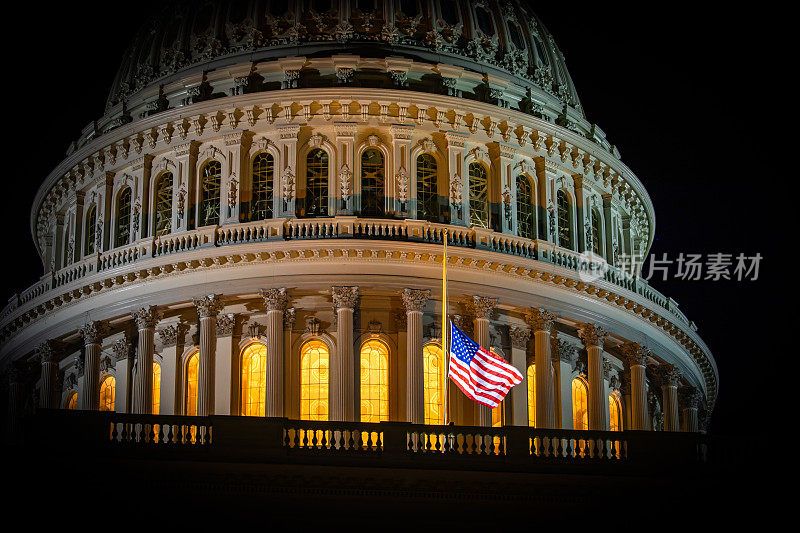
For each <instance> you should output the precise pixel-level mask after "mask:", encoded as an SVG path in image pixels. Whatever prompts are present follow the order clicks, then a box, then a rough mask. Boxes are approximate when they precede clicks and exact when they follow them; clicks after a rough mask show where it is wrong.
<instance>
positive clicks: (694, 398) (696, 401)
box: [678, 385, 703, 409]
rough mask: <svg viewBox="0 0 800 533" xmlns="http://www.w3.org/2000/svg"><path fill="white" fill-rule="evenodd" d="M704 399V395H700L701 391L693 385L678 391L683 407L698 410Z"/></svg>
mask: <svg viewBox="0 0 800 533" xmlns="http://www.w3.org/2000/svg"><path fill="white" fill-rule="evenodd" d="M702 397H703V395H702V394H700V391H699V390H697V389H696V388H694V387H693V386H691V385H686V386H685V387H681V388H679V389H678V400H680V403H681V404H682V405H683V407H686V408H689V409H697V407H698V406H699V405H700V400H701V399H702Z"/></svg>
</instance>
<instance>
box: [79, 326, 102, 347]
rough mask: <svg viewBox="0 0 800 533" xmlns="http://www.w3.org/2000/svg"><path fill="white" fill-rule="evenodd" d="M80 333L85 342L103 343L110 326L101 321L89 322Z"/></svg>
mask: <svg viewBox="0 0 800 533" xmlns="http://www.w3.org/2000/svg"><path fill="white" fill-rule="evenodd" d="M78 333H79V334H80V336H81V337H83V342H84V344H102V343H103V337H105V335H106V333H108V326H107V325H106V324H105V323H103V322H100V321H94V322H87V323H86V324H84V325H83V326H82V327H81V328H80V330H78Z"/></svg>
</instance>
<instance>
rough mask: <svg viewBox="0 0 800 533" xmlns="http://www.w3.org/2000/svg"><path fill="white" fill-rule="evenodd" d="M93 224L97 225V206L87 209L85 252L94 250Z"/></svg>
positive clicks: (90, 252) (88, 252) (91, 252)
mask: <svg viewBox="0 0 800 533" xmlns="http://www.w3.org/2000/svg"><path fill="white" fill-rule="evenodd" d="M95 226H97V208H96V207H95V206H92V207H91V208H90V209H89V213H88V214H87V215H86V236H85V239H86V253H87V254H93V253H94V252H95V245H96V243H95V242H94V237H95V229H96V228H95Z"/></svg>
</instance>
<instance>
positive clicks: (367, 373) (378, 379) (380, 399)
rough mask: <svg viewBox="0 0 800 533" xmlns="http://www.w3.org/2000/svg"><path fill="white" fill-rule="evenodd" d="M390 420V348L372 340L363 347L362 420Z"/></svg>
mask: <svg viewBox="0 0 800 533" xmlns="http://www.w3.org/2000/svg"><path fill="white" fill-rule="evenodd" d="M382 420H389V348H387V347H386V345H385V344H384V343H382V342H381V341H377V340H371V341H368V342H366V343H364V345H363V346H362V347H361V421H362V422H380V421H382Z"/></svg>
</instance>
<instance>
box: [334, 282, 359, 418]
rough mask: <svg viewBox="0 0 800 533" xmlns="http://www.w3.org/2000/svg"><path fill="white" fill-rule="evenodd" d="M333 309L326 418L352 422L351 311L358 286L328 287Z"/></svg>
mask: <svg viewBox="0 0 800 533" xmlns="http://www.w3.org/2000/svg"><path fill="white" fill-rule="evenodd" d="M331 296H332V297H333V305H334V307H335V308H336V320H337V326H336V337H337V339H336V353H335V357H334V359H333V361H331V390H330V402H331V403H330V405H331V410H330V418H331V420H337V421H344V422H354V421H355V419H356V411H355V409H356V397H355V374H354V373H355V360H354V359H353V312H354V311H355V309H356V306H357V305H358V287H332V288H331Z"/></svg>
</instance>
